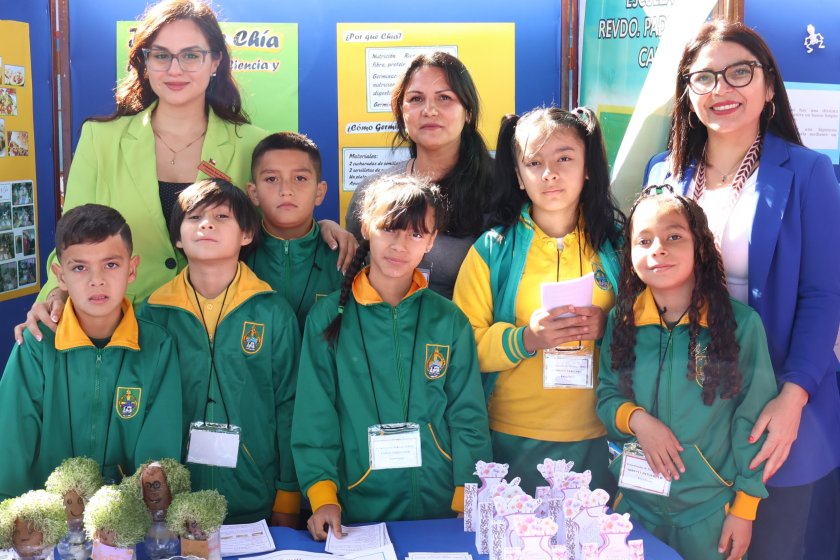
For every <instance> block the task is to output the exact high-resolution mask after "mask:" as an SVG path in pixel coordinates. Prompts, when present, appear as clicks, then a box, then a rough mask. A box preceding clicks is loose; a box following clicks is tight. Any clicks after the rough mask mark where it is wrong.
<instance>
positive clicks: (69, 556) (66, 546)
mask: <svg viewBox="0 0 840 560" xmlns="http://www.w3.org/2000/svg"><path fill="white" fill-rule="evenodd" d="M103 484H105V480H104V479H103V478H102V473H101V469H100V467H99V463H97V462H96V461H94V460H93V459H90V458H88V457H71V458H69V459H65V460H64V461H63V462H62V463H61V464H60V465H59V466H58V467H56V469H55V470H54V471H53V472H52V474H50V476H49V477H48V478H47V481H46V483H45V485H44V486H45V487H46V489H47V491H48V492H51V493H52V494H55V495H57V496H59V497H60V498H61V499H62V501H63V504H64V511H65V513H66V515H67V526H68V532H67V535H66V536H65V537H64V538H62V539H61V540H60V541H59V543H58V553H59V555H60V556H61V558H62V559H63V560H87V559H88V558H90V555H91V553H92V551H93V542H92V541H91V540H90V539H89V538H87V533H85V528H84V524H83V516H84V513H85V506H86V505H87V503H88V500H90V498H91V496H93V494H94V493H95V492H96V491H97V490H99V488H100V487H101V486H102V485H103Z"/></svg>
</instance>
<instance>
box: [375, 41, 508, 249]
mask: <svg viewBox="0 0 840 560" xmlns="http://www.w3.org/2000/svg"><path fill="white" fill-rule="evenodd" d="M427 66H432V67H435V68H440V69H441V70H443V73H444V74H445V75H446V80H447V81H448V82H449V87H450V88H452V91H453V92H454V93H455V95H456V96H457V97H458V100H459V101H460V102H461V104H462V105H463V106H464V109H465V110H466V112H467V122H466V123H465V124H464V128H463V129H462V130H461V146H460V149H459V152H458V163H456V164H455V167H454V168H453V169H452V171H450V172H449V173H448V174H447V175H446V176H445V177H443V178H442V179H440V180H439V181H437V184H438V185H440V188H441V189H442V191H443V194H444V196H445V197H446V200H447V209H446V223H447V230H446V231H447V233H449V234H450V235H454V236H468V235H478V234H480V233H481V232H482V231H484V229H485V223H484V221H485V220H484V214H485V213H486V210H487V207H488V201H489V192H490V189H491V187H492V183H493V159H492V158H491V157H490V154H489V153H488V152H487V145H486V144H485V143H484V139H483V138H482V137H481V133H480V132H479V131H478V121H479V117H480V116H481V115H480V103H479V98H478V91H477V90H476V88H475V83H473V80H472V77H471V76H470V73H469V72H468V71H467V68H466V67H465V66H464V63H463V62H461V61H460V60H458V59H457V58H455V57H454V56H452V55H451V54H447V53H445V52H435V53H432V54H421V55H417V56H416V57H415V58H414V60H412V61H411V63H410V64H409V65H408V68H406V70H405V73H404V74H403V75H402V77H400V79H399V81H398V82H397V84H396V85H395V86H394V90H393V92H392V93H391V111H392V112H393V114H394V118H395V120H396V123H397V132H396V135H395V136H394V142H393V145H394V147H398V146H404V145H407V146H408V149H409V151H410V152H411V157H417V145H416V144H415V143H414V141H413V140H412V139H411V138H410V137H409V136H408V132H407V131H406V129H405V119H404V116H403V109H402V104H403V100H404V99H405V93H406V89H407V88H408V84H409V83H410V82H411V78H413V77H414V74H415V73H417V71H418V70H420V69H421V68H424V67H427Z"/></svg>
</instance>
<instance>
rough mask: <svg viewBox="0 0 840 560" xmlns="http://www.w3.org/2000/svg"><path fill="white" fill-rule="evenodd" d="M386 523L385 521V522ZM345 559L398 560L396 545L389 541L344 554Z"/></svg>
mask: <svg viewBox="0 0 840 560" xmlns="http://www.w3.org/2000/svg"><path fill="white" fill-rule="evenodd" d="M383 525H384V523H383ZM344 559H345V560H397V553H396V552H395V551H394V545H393V544H391V543H390V542H388V543H387V544H384V545H382V546H380V547H378V548H371V549H368V550H362V551H360V552H352V553H350V554H345V555H344Z"/></svg>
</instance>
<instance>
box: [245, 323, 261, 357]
mask: <svg viewBox="0 0 840 560" xmlns="http://www.w3.org/2000/svg"><path fill="white" fill-rule="evenodd" d="M264 337H265V325H264V324H262V323H252V322H250V321H245V323H244V324H243V325H242V351H243V352H245V353H246V354H256V353H257V352H259V351H260V348H262V343H263V338H264Z"/></svg>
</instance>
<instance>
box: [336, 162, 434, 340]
mask: <svg viewBox="0 0 840 560" xmlns="http://www.w3.org/2000/svg"><path fill="white" fill-rule="evenodd" d="M445 208H446V207H445V200H444V197H443V195H442V194H441V189H440V187H438V186H437V185H435V184H433V183H431V182H429V181H428V180H426V179H422V178H419V177H416V176H413V175H386V176H383V177H380V178H379V179H377V180H375V181H374V182H373V183H371V184H370V186H369V187H368V188H367V189H365V192H364V195H363V197H362V200H361V201H360V202H359V206H358V218H359V223H360V224H361V226H362V233H363V234H364V237H365V239H363V240H362V242H361V244H360V245H359V248H358V249H356V254H355V256H354V257H353V262H352V263H351V264H350V266H349V267H348V268H347V273H346V274H345V275H344V283H343V284H342V285H341V293H340V294H339V299H338V314H337V315H336V317H335V319H333V320H332V322H330V324H329V325H327V328H326V329H324V339H326V340H327V342H330V343H335V341H336V340H338V335H339V332H340V331H341V319H342V317H343V316H344V307H345V305H347V302H348V301H349V299H350V293H351V290H352V287H353V281H354V280H355V279H356V275H357V274H359V271H360V270H361V269H362V266H363V265H364V263H365V259H366V258H367V256H368V253H369V252H370V242H369V241H368V239H367V237H368V232H369V231H370V229H371V228H377V229H394V230H406V229H409V228H411V229H413V230H414V231H419V232H423V233H424V234H429V233H435V232H437V231H440V230H442V229H443V228H444V221H445ZM429 209H432V210H434V224H433V225H432V229H431V231H430V230H429V227H428V225H427V224H426V213H427V211H428V210H429Z"/></svg>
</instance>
